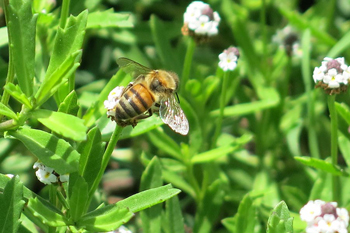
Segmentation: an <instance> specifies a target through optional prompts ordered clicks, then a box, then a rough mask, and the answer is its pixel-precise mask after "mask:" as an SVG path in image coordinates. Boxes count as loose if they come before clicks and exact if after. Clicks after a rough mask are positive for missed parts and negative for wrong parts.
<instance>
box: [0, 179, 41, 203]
mask: <svg viewBox="0 0 350 233" xmlns="http://www.w3.org/2000/svg"><path fill="white" fill-rule="evenodd" d="M10 181H11V178H10V177H8V176H7V175H3V174H0V191H3V190H4V189H5V187H6V185H7V184H8V183H9V182H10ZM35 196H36V194H35V193H33V192H32V191H31V190H30V189H28V188H26V187H25V186H23V197H24V199H27V200H28V199H30V198H34V197H35Z"/></svg>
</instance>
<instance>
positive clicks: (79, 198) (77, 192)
mask: <svg viewBox="0 0 350 233" xmlns="http://www.w3.org/2000/svg"><path fill="white" fill-rule="evenodd" d="M68 194H69V199H68V200H69V207H70V209H69V210H70V216H71V218H72V220H73V222H76V221H77V220H78V219H79V218H80V217H81V216H82V215H83V214H84V213H85V210H86V209H87V204H88V203H87V202H88V184H87V183H86V181H85V180H84V178H83V177H81V176H80V175H79V174H78V173H72V174H70V176H69V187H68Z"/></svg>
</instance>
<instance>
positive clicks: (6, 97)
mask: <svg viewBox="0 0 350 233" xmlns="http://www.w3.org/2000/svg"><path fill="white" fill-rule="evenodd" d="M8 7H9V0H5V1H4V12H5V20H6V25H9V22H8V19H9V15H8V14H9V10H8ZM7 33H8V43H9V45H11V43H12V39H11V32H10V30H9V28H7ZM12 48H13V46H9V65H8V70H7V77H6V83H5V85H6V84H8V83H13V80H14V79H15V71H14V65H13V64H14V63H13V49H12ZM9 100H10V94H9V93H8V92H7V91H6V90H5V91H4V93H3V95H2V97H1V103H3V104H4V105H6V106H7V104H8V102H9ZM1 119H2V115H0V121H1Z"/></svg>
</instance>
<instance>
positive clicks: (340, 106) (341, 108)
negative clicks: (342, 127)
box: [335, 102, 350, 125]
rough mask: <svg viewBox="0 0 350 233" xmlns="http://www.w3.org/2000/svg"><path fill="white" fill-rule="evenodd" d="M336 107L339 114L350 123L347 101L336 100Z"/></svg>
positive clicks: (349, 110)
mask: <svg viewBox="0 0 350 233" xmlns="http://www.w3.org/2000/svg"><path fill="white" fill-rule="evenodd" d="M335 109H336V110H337V112H338V113H339V115H340V116H341V117H342V118H343V119H344V120H345V122H346V123H347V124H348V125H350V109H349V106H347V105H346V104H345V103H337V102H335Z"/></svg>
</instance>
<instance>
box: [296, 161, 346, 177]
mask: <svg viewBox="0 0 350 233" xmlns="http://www.w3.org/2000/svg"><path fill="white" fill-rule="evenodd" d="M294 159H295V160H297V161H299V162H301V163H302V164H304V165H307V166H310V167H314V168H317V169H319V170H322V171H325V172H328V173H331V174H333V175H336V176H349V174H348V173H347V172H346V171H345V170H343V169H340V168H338V167H336V166H334V165H333V164H331V163H329V162H326V161H324V160H321V159H316V158H311V157H306V156H300V157H299V156H296V157H294Z"/></svg>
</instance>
